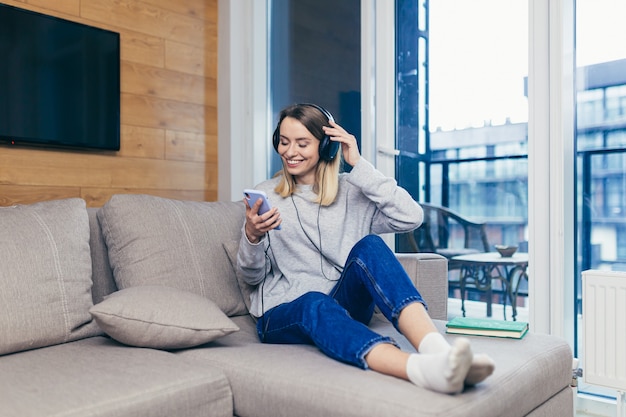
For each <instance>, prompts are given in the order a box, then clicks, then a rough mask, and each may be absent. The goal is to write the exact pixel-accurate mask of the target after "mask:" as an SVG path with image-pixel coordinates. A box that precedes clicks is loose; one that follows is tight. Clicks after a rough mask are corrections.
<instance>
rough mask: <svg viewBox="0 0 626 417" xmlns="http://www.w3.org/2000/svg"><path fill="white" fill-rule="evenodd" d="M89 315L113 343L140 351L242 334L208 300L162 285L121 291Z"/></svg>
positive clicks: (184, 345) (107, 298)
mask: <svg viewBox="0 0 626 417" xmlns="http://www.w3.org/2000/svg"><path fill="white" fill-rule="evenodd" d="M89 311H90V312H91V314H92V315H93V316H94V318H95V319H96V322H97V323H98V325H99V326H100V328H102V330H104V331H105V332H106V333H107V334H108V335H109V336H111V337H112V338H113V339H115V340H117V341H118V342H122V343H125V344H127V345H132V346H138V347H150V348H156V349H182V348H187V347H191V346H197V345H201V344H203V343H207V342H210V341H211V340H215V339H217V338H219V337H222V336H224V335H227V334H229V333H232V332H235V331H237V330H239V327H237V325H236V324H235V323H233V322H232V321H231V320H230V319H229V318H228V317H227V316H226V315H225V314H224V313H223V312H222V310H220V309H219V308H218V307H217V306H216V305H215V304H214V303H213V302H212V301H211V300H209V299H208V298H204V297H201V296H199V295H197V294H193V293H190V292H187V291H183V290H179V289H176V288H172V287H163V286H158V285H142V286H139V287H130V288H126V289H123V290H120V291H117V292H115V293H113V294H111V295H109V296H108V297H106V299H105V300H104V301H102V302H101V303H98V304H96V305H95V306H93V307H92V308H91V309H90V310H89Z"/></svg>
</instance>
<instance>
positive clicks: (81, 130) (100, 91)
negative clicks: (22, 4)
mask: <svg viewBox="0 0 626 417" xmlns="http://www.w3.org/2000/svg"><path fill="white" fill-rule="evenodd" d="M0 143H3V144H5V145H6V144H8V145H9V146H11V145H41V146H49V147H65V148H79V149H101V150H119V148H120V37H119V33H115V32H112V31H108V30H103V29H99V28H95V27H92V26H87V25H84V24H80V23H76V22H71V21H69V20H64V19H60V18H56V17H52V16H47V15H44V14H41V13H36V12H32V11H28V10H24V9H20V8H16V7H12V6H8V5H5V4H0Z"/></svg>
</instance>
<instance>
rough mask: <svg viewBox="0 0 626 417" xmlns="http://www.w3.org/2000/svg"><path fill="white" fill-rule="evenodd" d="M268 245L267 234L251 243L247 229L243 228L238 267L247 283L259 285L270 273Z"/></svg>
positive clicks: (238, 253)
mask: <svg viewBox="0 0 626 417" xmlns="http://www.w3.org/2000/svg"><path fill="white" fill-rule="evenodd" d="M244 227H245V226H244ZM267 247H268V241H267V237H266V236H264V237H263V238H262V239H261V240H260V241H259V242H258V243H250V241H249V240H248V237H247V236H246V231H245V230H242V233H241V241H240V243H239V251H238V252H237V269H238V270H239V275H240V276H241V278H243V280H244V281H245V282H246V283H247V284H249V285H258V284H259V283H260V282H261V281H263V279H264V278H265V277H266V275H267V274H268V273H269V271H270V269H271V265H270V262H266V260H267V259H266V248H267Z"/></svg>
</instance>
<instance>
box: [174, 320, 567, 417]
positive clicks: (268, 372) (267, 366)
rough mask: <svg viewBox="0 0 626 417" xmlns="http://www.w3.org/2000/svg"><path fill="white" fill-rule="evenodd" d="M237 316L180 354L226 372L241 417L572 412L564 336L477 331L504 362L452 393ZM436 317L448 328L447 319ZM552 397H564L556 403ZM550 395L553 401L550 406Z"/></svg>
mask: <svg viewBox="0 0 626 417" xmlns="http://www.w3.org/2000/svg"><path fill="white" fill-rule="evenodd" d="M234 321H235V322H236V323H237V325H238V326H239V327H240V328H241V331H240V332H238V333H233V334H231V335H228V336H226V337H223V338H221V339H219V340H217V341H215V342H213V343H211V344H209V345H207V346H205V347H203V348H198V349H189V350H185V351H181V352H179V353H178V354H179V355H181V356H184V357H185V358H188V359H190V360H195V361H197V362H198V363H206V364H209V365H211V366H214V367H218V368H221V369H222V370H223V371H224V373H225V374H226V375H227V376H228V379H229V381H230V384H231V389H232V391H233V396H234V410H235V415H237V416H240V417H250V416H256V417H262V416H267V417H270V416H271V417H277V416H291V415H295V414H297V415H298V416H301V417H306V416H311V417H316V416H330V415H341V416H354V417H361V416H364V415H370V416H379V417H384V416H394V417H401V416H407V417H409V416H411V417H420V416H424V417H425V416H429V417H430V416H447V417H448V416H452V417H453V416H458V417H461V416H462V417H468V416H480V417H502V416H524V415H533V416H548V415H550V416H571V415H572V393H571V390H570V388H569V383H570V382H571V372H567V370H568V369H569V368H570V365H571V351H570V350H569V347H568V345H567V344H566V343H565V342H564V341H562V340H560V339H559V338H555V337H550V336H544V335H537V334H528V335H527V336H526V337H525V338H524V339H522V340H507V339H493V338H485V337H472V344H473V348H474V350H475V351H476V352H485V353H488V354H489V355H490V356H492V357H493V358H494V360H495V361H496V364H497V369H496V371H495V373H494V374H493V375H492V376H491V377H490V378H489V379H488V380H487V381H486V382H484V383H482V384H479V385H478V386H476V387H474V388H469V389H466V390H465V391H464V393H463V394H461V395H445V394H437V393H435V392H432V391H428V390H425V389H421V388H418V387H416V386H414V385H412V384H411V383H409V382H406V381H403V380H400V379H397V378H393V377H389V376H385V375H382V374H379V373H376V372H373V371H363V370H361V369H358V368H356V367H353V366H349V365H344V364H341V363H338V362H336V361H334V360H332V359H329V358H328V357H326V356H324V355H323V354H322V353H321V352H319V351H318V350H317V348H315V347H312V346H304V345H268V344H261V343H259V342H258V340H257V337H256V335H255V327H254V322H253V321H252V320H249V319H246V318H244V317H237V318H234ZM437 324H438V326H440V330H443V325H444V323H443V322H439V321H438V322H437ZM371 325H372V327H373V328H374V329H375V330H376V331H378V332H380V333H383V334H387V335H391V336H392V337H394V338H395V339H396V341H397V342H398V343H400V344H401V345H402V346H403V348H404V349H405V350H411V348H410V345H409V344H408V341H407V340H406V339H405V338H404V337H402V336H401V335H399V334H398V333H397V332H396V331H395V329H393V327H392V326H391V324H389V323H388V322H386V321H383V320H382V319H379V318H375V319H374V321H373V323H372V324H371ZM446 337H449V338H450V339H452V336H446ZM521 393H523V394H521ZM553 397H556V398H560V400H559V401H556V402H554V401H552V398H553ZM546 402H550V405H545V406H544V404H545V403H546ZM555 405H556V406H557V407H555ZM555 409H558V410H557V411H555ZM294 410H297V413H294Z"/></svg>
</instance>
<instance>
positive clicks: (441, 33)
mask: <svg viewBox="0 0 626 417" xmlns="http://www.w3.org/2000/svg"><path fill="white" fill-rule="evenodd" d="M494 17H497V18H494ZM528 26H529V25H528V1H527V0H512V1H507V2H502V1H500V0H438V1H424V0H396V31H397V32H396V68H397V69H396V70H397V84H396V90H397V122H396V123H397V137H396V140H397V146H396V148H397V149H398V150H399V157H398V159H397V167H396V176H397V179H398V182H399V183H400V184H401V185H402V186H404V187H405V188H407V189H408V190H409V192H410V193H411V194H412V195H413V197H414V198H415V199H416V200H418V201H419V202H423V203H431V204H433V205H435V206H438V207H442V208H444V209H448V210H452V211H453V212H454V213H456V214H458V215H460V216H462V217H463V218H465V219H467V220H469V221H471V222H475V223H484V224H485V228H486V241H487V243H484V240H482V241H481V242H480V245H479V246H476V247H475V246H472V247H468V246H469V245H468V244H467V242H466V239H465V236H466V234H464V233H463V231H462V230H461V229H462V226H460V225H458V224H456V223H454V224H453V223H452V222H450V223H449V224H446V225H445V227H444V226H442V225H441V224H438V225H437V226H436V229H437V230H436V231H431V232H430V233H432V234H433V236H432V239H431V240H433V241H438V243H437V244H436V245H435V246H436V247H437V249H441V251H440V253H442V254H445V255H446V256H448V257H449V258H450V260H451V261H452V262H454V260H452V259H451V257H452V256H454V255H461V254H464V253H468V251H470V250H471V251H474V252H485V251H488V252H494V253H495V250H496V249H495V245H508V246H516V247H517V250H518V251H519V252H520V253H524V252H527V247H528V237H527V228H528V164H527V156H528V148H527V144H528V126H527V123H528V100H527V89H526V86H527V76H528ZM433 223H434V221H433ZM442 230H443V232H442ZM419 239H424V237H423V236H421V237H418V240H419ZM411 245H412V243H411V242H407V241H404V240H403V239H402V237H400V238H399V239H398V246H399V250H401V251H413V250H415V245H413V247H412V246H411ZM417 246H419V248H418V250H421V247H422V246H420V245H419V244H418V245H417ZM428 250H432V247H430V248H426V251H428ZM451 269H452V268H451ZM460 274H461V272H460V270H459V269H457V270H455V271H451V272H450V276H449V282H450V288H451V292H450V297H451V300H450V306H449V314H450V315H458V314H461V310H460V306H459V304H460V303H458V301H459V300H458V298H460V297H463V298H465V299H466V300H469V303H468V302H466V303H465V304H466V308H467V306H468V305H469V306H470V308H468V309H467V315H476V316H483V317H484V316H485V315H488V316H491V317H494V318H504V317H507V318H508V319H510V318H511V309H510V308H509V310H508V313H505V311H506V304H507V303H509V307H510V302H515V303H516V305H517V307H518V308H517V312H518V319H526V320H527V318H528V310H527V306H528V297H527V295H528V290H527V288H528V287H527V280H526V279H525V276H522V277H521V278H518V277H516V278H513V279H514V280H515V281H516V282H512V283H511V285H513V286H515V288H516V289H518V290H519V297H518V296H516V297H514V299H513V300H511V299H510V298H509V299H507V291H508V290H507V288H506V285H505V284H504V283H503V282H502V281H500V283H499V284H498V281H497V280H494V285H493V286H491V287H489V289H488V291H485V290H484V289H479V288H477V287H476V286H474V287H472V286H471V285H469V286H468V289H469V291H468V293H467V294H465V295H463V294H461V293H460V291H459V280H460V279H461V275H460ZM503 274H505V275H506V274H507V272H503ZM518 282H519V287H518ZM455 288H456V289H455ZM492 310H493V311H492ZM496 310H499V311H498V312H496Z"/></svg>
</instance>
